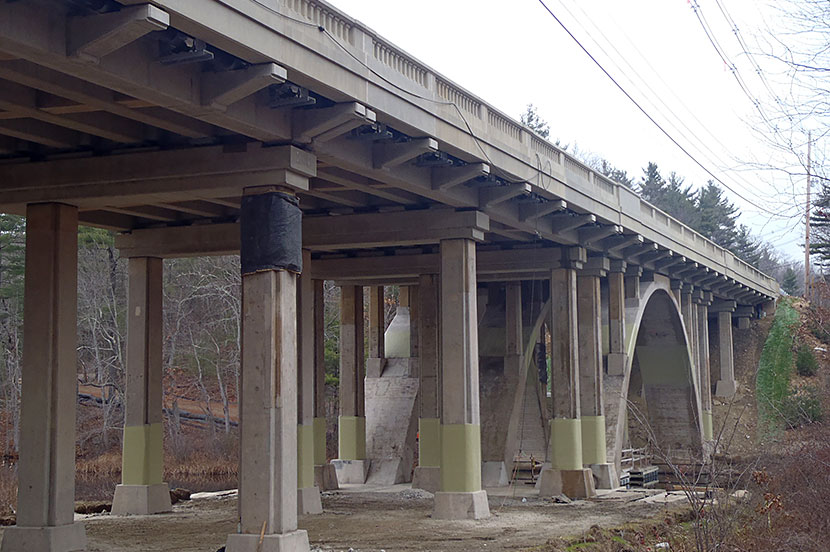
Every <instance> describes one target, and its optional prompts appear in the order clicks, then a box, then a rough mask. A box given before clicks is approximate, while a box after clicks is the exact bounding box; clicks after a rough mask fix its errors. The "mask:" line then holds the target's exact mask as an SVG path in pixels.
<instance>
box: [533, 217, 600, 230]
mask: <svg viewBox="0 0 830 552" xmlns="http://www.w3.org/2000/svg"><path fill="white" fill-rule="evenodd" d="M546 220H548V221H550V228H551V232H553V233H554V234H558V233H560V232H567V231H569V230H576V229H577V228H581V227H582V226H587V225H589V224H595V223H596V222H597V217H596V215H591V214H587V215H572V214H569V213H560V214H556V215H551V216H549V217H547V218H546Z"/></svg>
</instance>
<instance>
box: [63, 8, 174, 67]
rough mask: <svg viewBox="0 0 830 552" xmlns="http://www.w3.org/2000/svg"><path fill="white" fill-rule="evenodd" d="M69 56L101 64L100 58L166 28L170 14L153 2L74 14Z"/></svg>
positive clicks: (69, 40) (70, 27)
mask: <svg viewBox="0 0 830 552" xmlns="http://www.w3.org/2000/svg"><path fill="white" fill-rule="evenodd" d="M67 24H68V26H69V28H68V29H67V36H68V43H67V46H66V50H67V55H69V56H70V57H77V58H80V59H82V60H83V61H88V62H91V63H98V62H99V61H100V59H101V58H102V57H104V56H106V55H109V54H111V53H113V52H114V51H116V50H118V49H120V48H123V47H124V46H126V45H127V44H129V43H131V42H134V41H136V40H138V39H139V38H141V37H142V36H144V35H146V34H147V33H150V32H153V31H160V30H164V29H166V28H167V27H168V26H169V25H170V15H169V14H168V13H167V12H165V11H163V10H161V9H159V8H157V7H155V6H153V5H150V4H140V5H137V6H128V7H124V8H122V9H121V10H119V11H116V12H110V13H105V14H96V15H88V16H82V17H70V18H69V19H68V21H67Z"/></svg>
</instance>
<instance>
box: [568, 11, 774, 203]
mask: <svg viewBox="0 0 830 552" xmlns="http://www.w3.org/2000/svg"><path fill="white" fill-rule="evenodd" d="M559 3H560V5H561V6H562V7H563V8H564V9H565V11H566V12H567V13H568V15H570V16H571V18H573V19H574V21H576V23H577V24H578V25H579V26H580V27H581V28H582V30H583V31H584V32H585V34H586V35H587V36H588V38H589V39H590V40H591V41H592V42H594V44H596V45H597V47H598V48H599V49H600V51H601V52H602V53H603V54H605V56H606V57H607V58H608V59H609V60H610V61H611V63H613V64H614V66H615V67H616V69H617V70H618V71H619V72H620V74H622V75H623V76H624V77H625V78H627V79H628V81H629V82H630V83H631V84H632V85H633V86H634V87H635V89H637V91H638V92H639V93H640V95H641V96H643V97H645V99H646V100H647V101H649V103H651V105H652V106H653V107H654V108H655V110H656V111H657V112H658V113H659V114H660V115H662V116H663V118H664V119H665V120H667V121H668V123H669V124H670V125H671V126H673V127H674V128H675V130H677V131H678V132H679V134H680V136H681V137H682V138H684V139H685V140H686V141H688V142H691V143H692V144H693V145H696V149H697V150H698V151H699V152H700V153H702V154H703V155H704V157H706V160H707V161H709V162H712V163H714V164H715V165H716V166H719V169H720V170H721V171H722V172H724V173H725V175H728V176H729V178H730V179H731V180H732V181H733V182H734V183H735V185H736V186H740V187H741V188H742V189H743V190H746V191H747V192H748V193H757V191H756V190H754V189H753V188H754V186H753V183H751V182H749V181H748V180H747V179H746V178H744V177H743V175H740V174H733V173H731V172H727V171H726V170H725V169H724V167H725V165H726V164H725V163H724V162H723V159H722V158H721V157H720V156H719V155H718V154H717V153H716V152H715V151H714V150H713V149H712V148H711V147H710V146H709V145H708V142H707V141H706V140H702V139H701V138H700V137H699V136H698V135H697V134H696V132H695V131H694V130H693V129H692V128H691V127H690V126H689V125H687V124H686V123H685V121H684V120H683V119H682V118H681V117H680V116H678V115H677V113H675V112H674V110H672V108H671V107H670V106H669V105H668V104H667V103H666V102H665V101H664V100H663V98H662V96H661V95H660V94H658V93H656V92H655V90H654V89H653V88H652V87H651V86H650V85H649V83H648V80H647V79H644V78H643V77H642V76H641V75H640V74H639V73H638V72H637V70H636V69H635V68H634V66H633V65H632V64H631V63H630V62H629V61H628V59H627V58H626V56H623V55H622V54H621V53H620V51H619V50H618V49H617V48H616V46H614V43H613V42H612V41H610V40H609V39H608V38H607V37H605V33H603V32H602V30H601V29H599V28H598V27H597V25H596V23H594V21H593V18H592V17H590V16H589V15H588V14H587V13H586V12H585V10H584V9H583V8H582V6H580V5H579V4H578V3H575V4H576V7H577V8H578V9H579V11H580V12H581V13H582V14H583V15H584V16H585V17H584V19H585V20H587V21H589V22H590V23H591V25H592V26H593V28H594V29H595V30H596V31H597V32H598V33H599V34H600V36H602V37H605V41H606V42H607V43H608V45H609V46H610V48H611V49H612V50H613V51H614V52H616V54H617V57H618V58H619V59H621V60H622V62H623V63H625V65H626V66H627V67H628V69H629V70H628V71H625V70H623V69H622V68H621V67H620V65H619V64H618V63H617V62H616V61H615V60H614V58H613V57H612V56H611V55H609V54H608V52H606V50H605V49H604V48H603V46H602V44H600V42H599V40H597V39H596V38H594V37H593V36H591V33H590V32H589V31H588V30H587V29H586V28H585V26H584V25H583V24H582V23H581V21H580V18H577V17H575V16H574V14H573V13H572V12H571V11H570V10H569V9H568V7H567V6H566V5H565V3H564V1H563V0H559ZM620 33H621V34H622V35H623V36H624V37H625V39H626V40H628V42H629V44H630V45H631V46H632V47H633V48H634V50H635V51H636V52H637V53H638V54H639V55H640V57H641V58H642V59H643V60H644V61H645V63H646V64H647V65H648V67H649V68H650V69H651V71H652V72H653V73H654V74H655V76H656V77H657V78H658V79H659V80H660V82H662V83H663V85H664V86H665V88H666V89H667V90H668V91H669V92H670V93H671V94H672V95H673V96H674V97H675V99H676V100H677V101H678V102H679V103H680V105H681V106H682V107H683V108H684V109H685V111H686V112H687V113H689V114H690V115H691V117H692V118H693V119H694V120H695V121H696V122H697V124H698V125H699V126H700V128H702V129H703V130H704V131H705V132H706V133H707V134H708V135H709V136H711V138H712V141H714V142H716V143H717V144H719V145H720V147H721V148H722V150H723V151H728V149H729V148H727V146H726V145H724V144H723V143H722V142H721V141H720V139H719V138H718V137H717V136H716V135H715V134H714V133H712V132H711V131H710V130H709V129H708V128H707V127H706V125H704V124H703V122H701V121H700V119H699V118H698V117H697V116H696V115H695V114H694V112H693V111H691V110H690V109H689V108H688V107H687V106H686V105H685V103H684V102H683V100H682V99H680V98H679V97H678V96H677V94H675V93H674V90H673V89H672V88H671V87H670V86H669V85H668V84H667V83H666V82H665V81H664V80H663V78H662V77H661V76H660V72H659V71H657V70H655V69H654V67H653V66H652V65H651V64H650V63H649V61H648V59H647V58H646V57H645V56H644V55H643V54H642V52H640V50H639V49H638V48H637V46H636V45H635V44H634V43H633V42H632V41H631V39H630V38H628V36H627V35H626V34H625V32H624V31H622V30H620ZM628 73H633V74H634V75H635V76H636V77H637V78H638V79H639V80H640V81H641V82H642V84H643V85H644V86H645V87H646V89H647V90H648V91H649V92H651V94H652V96H653V97H654V98H656V100H657V102H659V103H660V104H662V105H663V107H664V108H665V109H666V110H667V111H668V113H669V114H670V115H671V117H668V116H666V115H665V113H663V112H662V111H661V109H660V108H659V106H657V105H656V104H655V102H654V101H652V100H651V99H650V98H649V97H648V95H647V94H644V93H643V91H642V90H641V89H640V88H639V87H638V86H637V83H636V82H634V80H633V79H632V78H631V77H630V76H629V75H628ZM672 117H673V118H674V119H675V120H676V121H677V123H679V124H680V125H681V126H682V127H683V128H685V129H686V131H688V133H689V134H690V135H691V136H692V138H693V140H690V139H689V137H688V136H686V134H685V133H684V132H683V130H682V129H680V128H679V127H678V126H677V124H675V123H674V122H673V121H672ZM695 142H696V144H695ZM707 152H708V153H707ZM736 177H740V178H736ZM771 200H772V198H771Z"/></svg>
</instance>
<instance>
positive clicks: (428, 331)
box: [412, 274, 441, 493]
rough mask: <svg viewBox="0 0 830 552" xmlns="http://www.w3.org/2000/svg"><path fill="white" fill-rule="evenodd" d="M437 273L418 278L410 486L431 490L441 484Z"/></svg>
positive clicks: (436, 489)
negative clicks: (414, 463)
mask: <svg viewBox="0 0 830 552" xmlns="http://www.w3.org/2000/svg"><path fill="white" fill-rule="evenodd" d="M438 300H439V297H438V276H437V275H435V274H424V275H422V276H421V277H420V278H418V296H417V298H412V302H415V301H417V303H418V308H417V313H418V320H417V326H418V353H419V355H420V356H419V359H418V366H419V372H418V378H419V381H418V409H419V411H418V412H419V414H418V466H417V467H416V468H415V473H414V474H413V476H412V488H413V489H424V490H425V491H429V492H431V493H434V492H436V491H438V490H439V489H440V487H441V413H440V405H441V401H440V386H439V379H438V377H439V374H438V363H439V358H438V351H439V340H440V333H439V324H438Z"/></svg>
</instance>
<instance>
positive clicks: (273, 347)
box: [226, 187, 309, 552]
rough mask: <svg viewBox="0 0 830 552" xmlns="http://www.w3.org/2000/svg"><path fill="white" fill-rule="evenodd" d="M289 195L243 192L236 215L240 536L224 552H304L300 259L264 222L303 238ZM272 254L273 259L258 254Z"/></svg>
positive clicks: (263, 190) (230, 538)
mask: <svg viewBox="0 0 830 552" xmlns="http://www.w3.org/2000/svg"><path fill="white" fill-rule="evenodd" d="M296 202H297V200H296V197H295V196H294V195H293V193H292V192H290V191H287V190H284V189H282V188H276V187H262V188H248V189H246V190H245V191H244V194H243V196H242V206H241V215H240V225H241V228H240V234H241V251H240V259H241V264H242V382H241V389H240V408H239V410H240V412H239V414H240V442H239V451H240V452H239V506H238V508H239V526H238V527H239V529H238V531H239V532H238V533H236V534H232V535H229V536H228V542H227V545H226V549H227V551H228V552H255V551H256V552H258V551H260V550H268V551H274V552H276V551H291V552H294V551H302V552H307V551H308V550H309V545H308V534H307V533H306V531H304V530H298V529H297V471H298V470H297V420H298V418H297V368H298V367H297V358H298V357H297V354H298V353H297V337H298V336H297V274H296V273H297V272H301V271H302V254H301V251H300V250H299V247H296V249H295V248H294V246H293V244H292V240H290V239H286V240H280V237H276V238H275V236H274V233H273V232H272V231H271V229H270V228H268V224H267V221H272V220H279V221H280V223H281V225H282V226H283V227H286V228H288V229H289V231H292V232H300V226H301V224H302V215H301V213H300V209H299V207H298V206H297V203H296ZM263 252H270V253H271V254H263Z"/></svg>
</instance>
